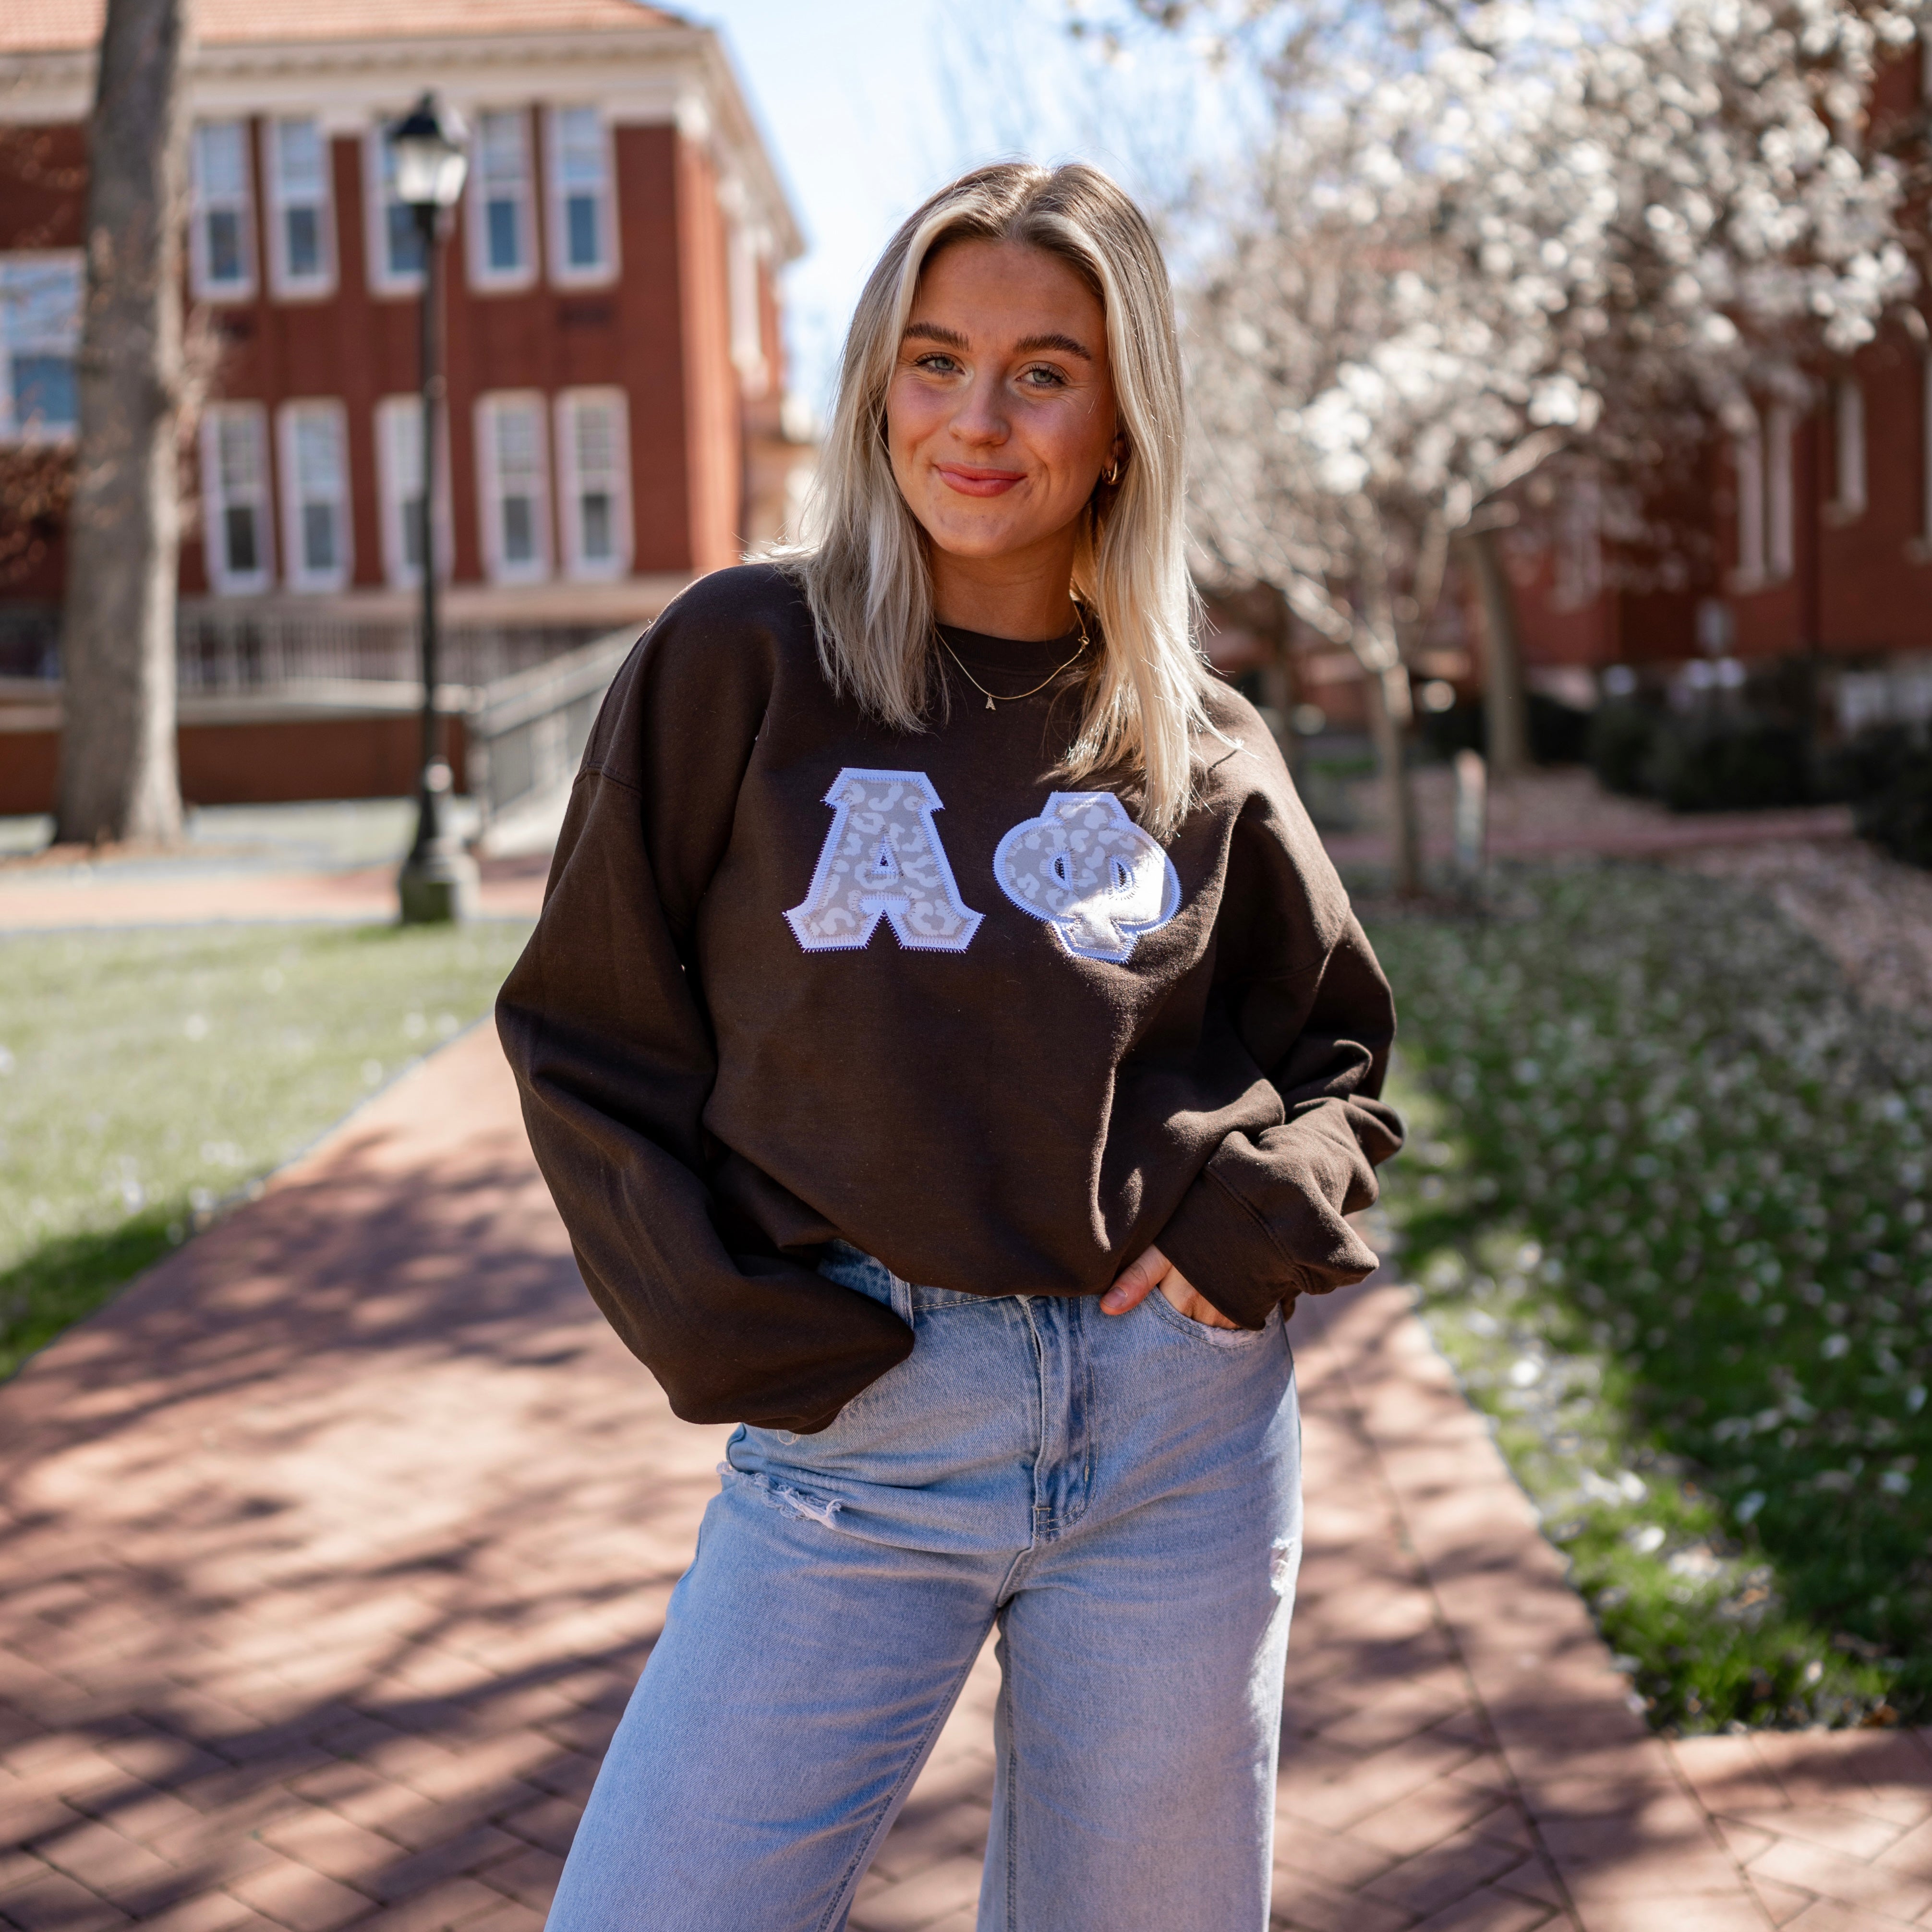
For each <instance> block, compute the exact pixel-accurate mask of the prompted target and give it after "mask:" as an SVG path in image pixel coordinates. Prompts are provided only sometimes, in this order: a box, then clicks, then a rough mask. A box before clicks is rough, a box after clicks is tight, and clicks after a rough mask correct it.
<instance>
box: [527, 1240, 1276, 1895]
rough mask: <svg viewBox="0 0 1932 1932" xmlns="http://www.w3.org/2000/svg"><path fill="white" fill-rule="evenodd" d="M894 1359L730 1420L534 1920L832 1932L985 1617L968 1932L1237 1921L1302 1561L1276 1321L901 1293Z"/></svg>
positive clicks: (1272, 1756)
mask: <svg viewBox="0 0 1932 1932" xmlns="http://www.w3.org/2000/svg"><path fill="white" fill-rule="evenodd" d="M824 1271H825V1273H826V1274H829V1275H830V1276H832V1277H833V1278H834V1279H835V1280H838V1281H840V1282H841V1283H844V1285H845V1286H847V1287H848V1288H851V1289H856V1290H857V1291H858V1292H860V1293H862V1294H865V1295H872V1296H874V1298H877V1300H879V1301H887V1302H889V1303H890V1304H891V1305H892V1307H893V1308H894V1309H895V1310H897V1312H898V1314H899V1315H900V1316H902V1317H903V1318H904V1319H905V1320H906V1321H907V1322H910V1324H911V1325H912V1326H913V1330H914V1332H915V1334H916V1338H917V1339H916V1343H915V1345H914V1346H913V1352H912V1354H911V1355H910V1357H909V1358H907V1360H906V1361H904V1362H902V1363H901V1364H899V1366H898V1367H896V1368H895V1369H893V1370H891V1371H890V1372H889V1373H888V1374H886V1375H885V1376H883V1377H881V1378H880V1380H879V1381H877V1382H875V1383H874V1384H873V1385H872V1386H871V1388H868V1389H867V1390H865V1391H864V1393H863V1394H861V1395H859V1397H857V1399H856V1400H854V1401H853V1402H852V1403H850V1404H849V1405H848V1406H847V1408H846V1409H845V1410H844V1412H843V1413H842V1414H841V1415H840V1416H839V1417H838V1420H837V1421H835V1422H834V1423H833V1424H832V1426H831V1427H829V1429H827V1430H824V1431H823V1433H820V1434H818V1435H816V1436H795V1435H793V1433H791V1432H790V1431H789V1430H763V1429H752V1428H740V1429H739V1430H738V1432H737V1433H736V1435H734V1436H733V1437H732V1439H731V1441H730V1445H729V1448H728V1450H727V1454H728V1456H729V1458H730V1460H729V1461H728V1462H727V1463H724V1464H721V1466H720V1469H719V1473H720V1475H721V1476H722V1477H723V1478H724V1487H723V1490H722V1491H721V1493H720V1494H719V1495H718V1496H717V1497H715V1499H713V1500H712V1503H711V1505H710V1507H709V1508H708V1509H707V1510H706V1512H705V1517H704V1522H703V1529H702V1530H701V1531H700V1535H699V1538H698V1545H697V1557H696V1559H695V1560H694V1562H693V1563H692V1565H691V1568H690V1569H689V1570H688V1571H687V1572H686V1573H685V1576H684V1578H683V1580H682V1582H680V1583H679V1585H678V1586H677V1589H676V1592H675V1593H674V1594H673V1596H672V1598H671V1600H670V1610H669V1612H668V1613H667V1616H666V1618H665V1621H664V1634H663V1636H662V1637H661V1638H660V1639H659V1640H658V1645H657V1647H656V1649H655V1650H654V1651H653V1652H652V1654H651V1658H650V1661H649V1665H648V1667H646V1670H645V1671H644V1673H643V1677H642V1678H641V1679H640V1681H639V1682H638V1685H637V1690H636V1692H635V1693H634V1695H633V1696H632V1697H631V1702H630V1706H629V1708H628V1709H627V1710H626V1712H625V1714H624V1719H623V1721H622V1724H620V1725H619V1727H618V1730H617V1734H616V1737H615V1738H614V1739H613V1740H612V1742H611V1745H610V1752H609V1754H608V1755H607V1757H605V1759H604V1766H603V1769H602V1770H601V1772H599V1774H598V1778H597V1784H596V1787H595V1790H593V1791H592V1793H591V1796H590V1802H589V1807H588V1808H587V1809H586V1811H585V1813H584V1815H583V1823H582V1825H581V1826H580V1828H579V1829H578V1832H577V1841H576V1843H575V1844H574V1845H573V1846H572V1847H571V1853H570V1858H569V1861H568V1864H567V1865H566V1867H565V1870H564V1873H563V1877H562V1882H561V1884H560V1885H559V1888H558V1891H557V1894H556V1904H555V1905H554V1906H553V1908H552V1910H551V1913H550V1924H549V1932H838V1928H840V1927H843V1926H844V1924H845V1921H846V1915H847V1912H849V1910H850V1908H851V1903H852V1897H853V1891H854V1890H855V1888H856V1886H857V1885H858V1882H859V1879H860V1877H861V1876H862V1874H863V1873H864V1871H865V1867H866V1864H867V1863H868V1861H870V1859H871V1856H872V1855H873V1853H874V1852H875V1851H876V1850H877V1848H878V1846H879V1844H880V1841H881V1840H882V1839H883V1838H884V1837H885V1835H886V1831H887V1830H888V1829H889V1827H890V1826H891V1824H892V1820H893V1818H894V1817H895V1816H896V1814H897V1813H898V1809H899V1807H900V1805H901V1804H902V1803H903V1802H904V1799H905V1796H906V1793H907V1791H908V1790H910V1788H911V1786H912V1783H913V1779H914V1778H916V1776H917V1775H918V1772H919V1767H920V1766H921V1765H922V1763H924V1762H925V1760H926V1755H927V1754H928V1753H929V1751H931V1749H932V1745H933V1742H934V1740H935V1739H936V1738H937V1737H938V1735H939V1732H940V1728H941V1726H942V1725H943V1724H944V1723H945V1721H946V1718H947V1713H948V1712H950V1710H951V1709H952V1708H953V1702H954V1700H955V1699H956V1697H958V1696H959V1690H960V1687H961V1685H962V1683H963V1682H965V1677H966V1674H967V1673H968V1670H970V1669H971V1667H972V1664H973V1661H974V1658H975V1657H976V1656H977V1655H978V1654H979V1651H980V1646H981V1645H982V1643H983V1641H984V1640H985V1638H986V1634H987V1632H988V1631H989V1629H990V1628H992V1626H993V1625H995V1624H997V1625H998V1627H999V1631H1000V1644H999V1658H1000V1665H1001V1673H1002V1679H1003V1682H1002V1688H1001V1694H1000V1701H999V1706H998V1716H997V1719H996V1729H995V1742H996V1745H997V1748H998V1769H997V1772H996V1773H995V1786H994V1794H993V1817H992V1842H991V1843H990V1845H989V1847H988V1849H987V1853H986V1871H985V1876H984V1879H983V1883H982V1885H981V1888H980V1916H979V1924H980V1932H1265V1927H1266V1926H1267V1924H1268V1878H1269V1870H1270V1865H1271V1854H1272V1840H1273V1828H1274V1786H1275V1760H1276V1755H1277V1751H1278V1749H1279V1745H1280V1729H1281V1700H1282V1679H1283V1665H1284V1661H1285V1656H1286V1650H1287V1647H1288V1625H1289V1613H1290V1610H1291V1607H1292V1601H1293V1597H1294V1590H1295V1572H1296V1569H1297V1568H1298V1563H1299V1561H1300V1557H1301V1430H1300V1421H1299V1417H1298V1412H1297V1409H1296V1406H1295V1370H1294V1364H1293V1361H1292V1358H1291V1356H1290V1355H1289V1347H1288V1340H1287V1337H1286V1334H1285V1333H1284V1332H1283V1324H1282V1320H1281V1317H1280V1313H1279V1312H1278V1311H1277V1313H1276V1314H1274V1315H1273V1316H1271V1317H1270V1318H1269V1320H1268V1326H1267V1327H1266V1328H1265V1329H1263V1330H1262V1331H1261V1332H1260V1333H1259V1334H1253V1333H1251V1332H1249V1331H1227V1330H1219V1329H1212V1328H1204V1327H1202V1325H1200V1324H1199V1323H1197V1322H1190V1321H1189V1320H1188V1319H1187V1318H1186V1317H1185V1316H1181V1315H1180V1314H1178V1313H1176V1312H1175V1310H1174V1309H1173V1308H1172V1306H1170V1304H1169V1303H1168V1301H1166V1298H1164V1297H1163V1295H1160V1292H1158V1291H1157V1292H1155V1293H1154V1294H1152V1295H1149V1296H1148V1298H1147V1300H1146V1301H1145V1302H1144V1303H1142V1305H1141V1306H1140V1307H1139V1308H1138V1309H1136V1310H1134V1311H1133V1313H1131V1314H1128V1315H1124V1316H1106V1315H1103V1314H1102V1313H1100V1307H1099V1304H1098V1302H1097V1301H1095V1300H1094V1299H1092V1298H1062V1297H1057V1296H1048V1295H1005V1296H1001V1297H998V1298H992V1299H989V1298H985V1297H982V1296H977V1295H962V1294H958V1293H955V1292H951V1291H949V1290H946V1289H929V1288H914V1287H910V1286H907V1284H906V1283H904V1282H902V1281H900V1280H898V1279H897V1277H895V1276H893V1275H892V1274H890V1273H889V1271H887V1270H886V1268H883V1266H882V1265H880V1263H878V1262H876V1261H873V1260H871V1259H869V1258H868V1257H867V1256H863V1255H862V1254H860V1253H858V1252H857V1251H856V1250H854V1249H850V1248H845V1247H842V1246H839V1247H835V1248H834V1249H833V1250H832V1258H831V1259H829V1260H828V1261H827V1262H826V1264H825V1265H824Z"/></svg>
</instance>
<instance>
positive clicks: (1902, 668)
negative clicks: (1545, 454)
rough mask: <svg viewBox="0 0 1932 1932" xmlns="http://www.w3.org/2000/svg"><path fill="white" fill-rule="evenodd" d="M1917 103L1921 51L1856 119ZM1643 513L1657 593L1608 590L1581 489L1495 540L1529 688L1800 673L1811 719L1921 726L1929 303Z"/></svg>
mask: <svg viewBox="0 0 1932 1932" xmlns="http://www.w3.org/2000/svg"><path fill="white" fill-rule="evenodd" d="M1928 107H1932V43H1928V42H1927V40H1924V39H1921V41H1920V42H1919V43H1918V45H1917V46H1915V47H1913V48H1912V49H1908V50H1907V51H1906V52H1904V53H1903V54H1902V55H1900V56H1899V57H1898V58H1896V59H1894V61H1892V62H1891V63H1890V64H1889V65H1888V66H1887V67H1886V68H1885V69H1884V71H1882V73H1881V74H1880V76H1879V80H1878V83H1877V86H1876V89H1875V90H1874V94H1873V100H1872V102H1871V104H1870V118H1871V120H1872V122H1873V125H1874V127H1875V128H1876V129H1878V130H1879V133H1880V136H1881V138H1882V137H1883V134H1884V131H1885V130H1886V129H1887V128H1888V127H1889V128H1892V129H1896V128H1898V127H1906V126H1909V124H1911V123H1912V121H1914V120H1916V119H1918V118H1920V117H1922V116H1923V115H1924V114H1925V113H1926V112H1927V108H1928ZM1918 219H1919V220H1921V221H1922V220H1924V210H1923V209H1921V210H1920V211H1919V212H1918ZM1924 267H1932V261H1928V260H1927V258H1926V257H1924V256H1921V268H1924ZM1658 508H1659V509H1660V511H1662V512H1663V513H1664V514H1665V515H1666V516H1667V518H1668V520H1670V521H1671V522H1673V523H1676V524H1677V525H1679V526H1680V527H1682V528H1685V529H1688V530H1689V532H1691V536H1692V538H1693V539H1694V541H1692V542H1691V544H1689V545H1688V547H1687V552H1688V553H1687V555H1686V556H1685V557H1684V558H1683V559H1680V562H1681V563H1682V570H1683V581H1682V583H1680V584H1679V585H1676V586H1667V587H1662V588H1660V587H1658V586H1656V585H1655V583H1654V582H1653V583H1648V584H1646V585H1645V586H1643V587H1642V588H1632V587H1628V586H1625V584H1624V583H1621V582H1620V581H1619V576H1620V573H1619V571H1618V569H1617V568H1616V565H1617V562H1618V560H1619V559H1618V558H1617V556H1616V550H1615V547H1614V545H1613V544H1610V543H1609V542H1607V540H1606V538H1605V537H1604V533H1603V531H1602V529H1601V525H1600V523H1599V522H1598V517H1597V515H1596V505H1595V499H1594V497H1593V496H1592V493H1591V491H1590V490H1589V488H1588V486H1587V484H1585V485H1583V486H1582V487H1576V486H1574V485H1571V486H1569V487H1565V488H1564V489H1562V490H1560V491H1559V493H1558V495H1557V496H1556V501H1555V502H1554V504H1553V505H1552V506H1551V508H1550V511H1549V512H1548V513H1547V514H1546V515H1544V516H1543V517H1541V518H1538V519H1535V520H1534V523H1535V527H1534V528H1533V529H1532V526H1531V524H1530V523H1528V522H1526V526H1525V529H1524V531H1523V535H1521V536H1520V538H1519V539H1518V540H1517V541H1515V542H1514V543H1513V544H1511V545H1510V546H1509V548H1510V550H1511V553H1512V567H1513V574H1514V576H1515V577H1516V580H1517V592H1518V596H1519V599H1520V604H1521V607H1522V612H1523V623H1524V633H1525V641H1526V653H1527V655H1528V656H1529V658H1530V660H1531V663H1532V676H1535V677H1537V678H1540V679H1541V681H1542V682H1544V684H1545V685H1546V686H1547V687H1548V688H1553V689H1556V690H1558V691H1565V690H1567V691H1570V692H1572V693H1574V692H1576V691H1579V690H1580V689H1581V690H1587V689H1588V688H1589V684H1590V682H1591V681H1592V677H1593V676H1600V675H1601V673H1606V672H1609V673H1612V675H1611V677H1610V682H1611V683H1612V684H1613V685H1628V683H1629V682H1631V680H1632V679H1642V680H1644V681H1646V682H1649V681H1654V680H1656V679H1661V678H1665V677H1670V678H1672V679H1674V680H1675V681H1676V682H1678V683H1679V685H1689V686H1691V687H1692V688H1695V687H1697V686H1700V685H1709V684H1725V685H1733V686H1742V685H1745V683H1747V682H1751V683H1753V684H1758V683H1760V682H1766V683H1769V682H1773V681H1774V680H1773V678H1772V673H1773V672H1774V670H1775V669H1776V668H1777V667H1787V668H1789V667H1793V666H1796V665H1802V666H1804V667H1807V669H1808V672H1809V673H1816V675H1815V676H1811V675H1808V676H1806V677H1805V678H1804V679H1801V680H1799V682H1798V684H1797V685H1795V686H1794V685H1793V684H1792V682H1791V681H1790V679H1786V680H1785V688H1786V689H1787V691H1790V690H1792V689H1793V688H1799V689H1802V688H1810V689H1812V690H1814V691H1816V692H1817V694H1818V696H1819V697H1820V700H1822V716H1821V721H1824V722H1826V723H1829V722H1831V721H1833V720H1834V718H1835V721H1836V723H1837V724H1838V725H1840V726H1841V727H1843V728H1846V729H1856V728H1857V727H1858V726H1859V725H1861V724H1864V723H1867V722H1870V721H1878V720H1880V719H1884V718H1906V719H1911V718H1917V719H1923V718H1932V290H1921V293H1920V296H1919V298H1918V304H1917V306H1916V311H1915V313H1914V314H1911V315H1909V316H1907V317H1903V318H1895V319H1894V320H1893V321H1892V322H1891V323H1888V325H1887V326H1886V327H1885V329H1884V330H1883V331H1882V333H1881V335H1880V336H1879V340H1878V341H1876V342H1874V343H1873V344H1870V346H1869V347H1867V348H1865V349H1864V350H1861V351H1860V352H1859V353H1858V354H1857V355H1856V356H1853V357H1852V358H1849V359H1847V360H1846V361H1844V362H1842V363H1839V364H1837V365H1832V366H1821V367H1820V368H1817V369H1814V370H1813V371H1811V372H1810V380H1809V382H1808V386H1807V387H1806V389H1805V390H1804V391H1802V392H1797V393H1793V394H1791V395H1763V396H1760V397H1757V398H1754V410H1753V419H1752V420H1751V422H1748V423H1742V424H1738V425H1727V426H1726V428H1724V429H1723V430H1721V431H1719V432H1718V434H1716V435H1715V437H1714V442H1713V447H1712V458H1711V465H1710V473H1709V478H1708V487H1707V488H1706V489H1704V490H1700V491H1699V492H1697V493H1696V494H1695V496H1694V499H1692V500H1691V501H1690V502H1684V503H1679V504H1676V505H1659V506H1658ZM1576 673H1583V676H1582V678H1581V679H1580V680H1579V679H1578V678H1577V676H1576Z"/></svg>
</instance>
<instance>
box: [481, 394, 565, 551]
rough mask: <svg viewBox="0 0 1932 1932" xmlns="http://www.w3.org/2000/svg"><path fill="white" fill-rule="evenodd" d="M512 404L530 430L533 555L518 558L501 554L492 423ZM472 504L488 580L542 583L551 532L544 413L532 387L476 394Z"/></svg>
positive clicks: (498, 482)
mask: <svg viewBox="0 0 1932 1932" xmlns="http://www.w3.org/2000/svg"><path fill="white" fill-rule="evenodd" d="M511 409H518V410H528V411H529V414H530V418H531V422H532V426H533V428H534V429H535V453H536V475H535V485H536V487H535V508H534V509H533V511H532V525H533V528H532V535H533V537H534V538H535V547H536V554H535V556H533V557H532V559H530V560H529V562H524V563H518V562H511V560H509V559H507V558H506V557H505V556H504V555H503V547H502V528H503V520H502V495H503V492H502V475H501V474H500V472H499V469H498V466H497V450H496V424H497V420H498V419H499V417H500V416H502V414H504V413H505V412H506V411H508V410H511ZM475 421H476V486H477V487H476V504H477V513H478V521H479V522H480V523H481V537H482V547H483V567H484V571H486V572H487V574H488V576H489V578H490V582H491V583H547V582H548V581H549V580H550V575H551V573H552V570H553V558H554V556H555V555H556V549H555V544H554V542H553V538H552V534H551V518H550V499H551V492H550V412H549V410H547V409H546V408H545V407H544V399H543V397H542V395H541V394H540V393H539V392H538V391H536V390H535V389H501V390H497V391H496V392H493V393H492V394H490V395H483V396H478V398H477V399H476V418H475Z"/></svg>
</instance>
